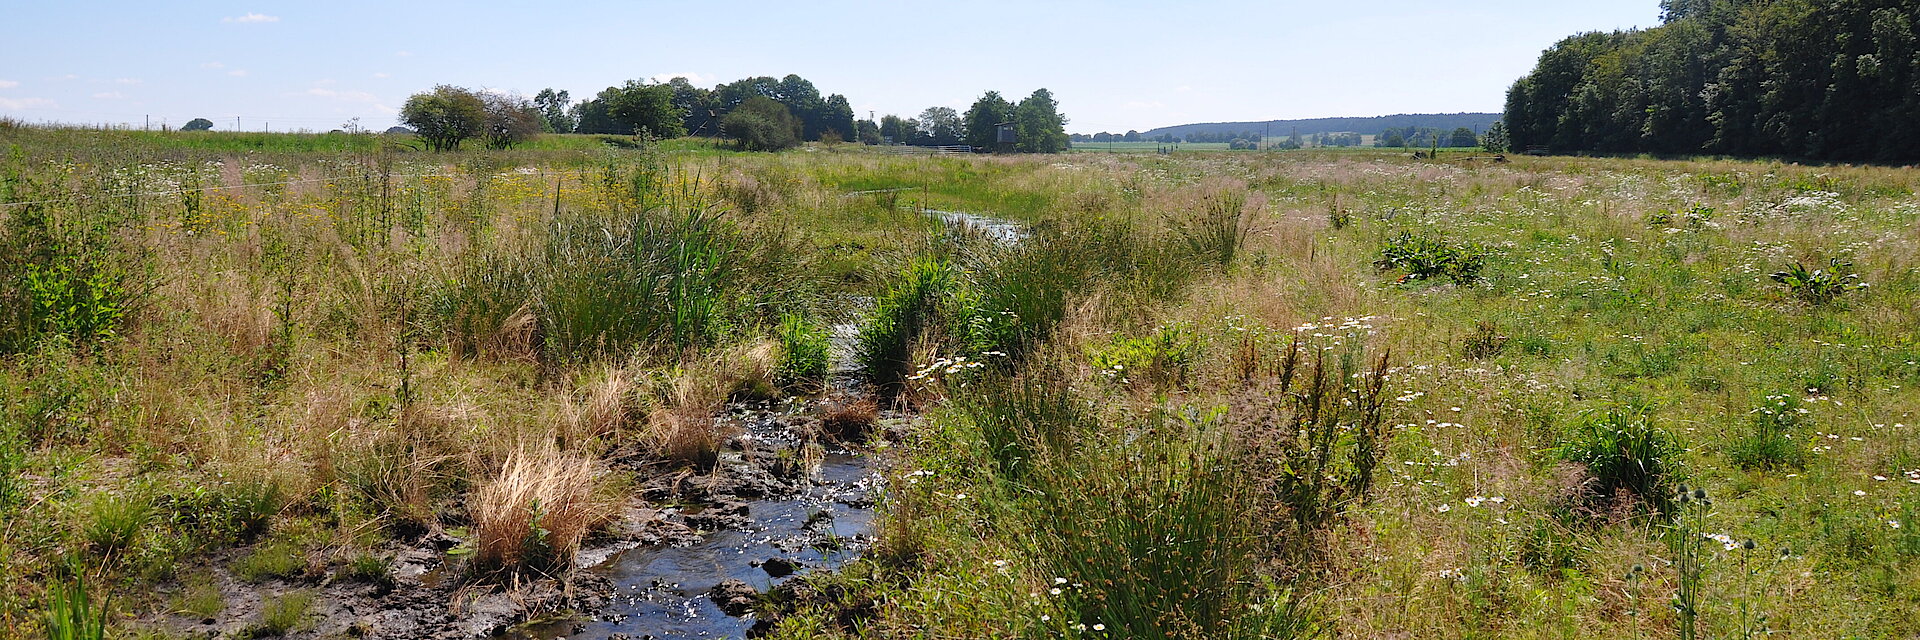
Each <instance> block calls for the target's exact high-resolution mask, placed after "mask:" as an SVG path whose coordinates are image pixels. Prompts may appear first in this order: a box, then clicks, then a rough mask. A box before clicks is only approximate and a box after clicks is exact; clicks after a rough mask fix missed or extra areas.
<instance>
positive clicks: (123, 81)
mask: <svg viewBox="0 0 1920 640" xmlns="http://www.w3.org/2000/svg"><path fill="white" fill-rule="evenodd" d="M113 82H114V84H140V83H141V80H140V79H139V78H114V79H113Z"/></svg>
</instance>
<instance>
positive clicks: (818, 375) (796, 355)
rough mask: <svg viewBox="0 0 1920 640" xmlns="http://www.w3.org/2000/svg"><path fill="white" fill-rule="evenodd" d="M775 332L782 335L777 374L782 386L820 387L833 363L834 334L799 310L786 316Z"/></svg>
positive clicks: (792, 388)
mask: <svg viewBox="0 0 1920 640" xmlns="http://www.w3.org/2000/svg"><path fill="white" fill-rule="evenodd" d="M775 334H776V335H777V336H778V337H779V339H780V364H779V366H778V367H777V368H776V369H775V374H774V378H775V380H776V381H777V382H778V383H779V385H780V386H781V388H784V389H788V390H807V391H818V390H820V389H821V388H822V387H823V386H824V385H825V383H826V379H827V368H828V366H829V365H830V364H831V363H832V349H833V339H832V337H831V336H829V335H828V334H827V332H826V331H823V330H821V329H820V327H818V326H815V325H813V324H812V323H809V322H807V320H806V319H805V318H802V317H800V316H799V315H795V314H787V315H785V316H782V317H781V318H780V326H779V329H778V330H776V331H775Z"/></svg>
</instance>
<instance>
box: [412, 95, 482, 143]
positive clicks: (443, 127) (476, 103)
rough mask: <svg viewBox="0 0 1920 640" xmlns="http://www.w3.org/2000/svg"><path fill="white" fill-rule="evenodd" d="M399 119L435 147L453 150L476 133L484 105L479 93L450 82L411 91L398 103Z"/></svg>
mask: <svg viewBox="0 0 1920 640" xmlns="http://www.w3.org/2000/svg"><path fill="white" fill-rule="evenodd" d="M400 121H401V122H403V123H405V124H406V125H407V126H408V127H411V128H412V129H413V130H414V132H415V133H417V134H419V135H420V139H421V140H425V141H426V143H427V148H429V149H432V150H435V151H455V150H458V149H459V148H460V143H461V141H464V140H466V139H468V138H472V137H474V136H477V135H480V133H481V131H482V130H483V129H484V128H485V127H486V124H487V105H486V102H485V101H483V100H481V99H480V95H479V94H476V93H474V92H473V91H471V90H468V89H465V88H462V87H456V86H453V85H446V84H443V85H440V86H437V87H434V88H433V90H432V91H425V92H421V93H416V94H413V97H410V98H407V104H406V105H405V106H402V107H400Z"/></svg>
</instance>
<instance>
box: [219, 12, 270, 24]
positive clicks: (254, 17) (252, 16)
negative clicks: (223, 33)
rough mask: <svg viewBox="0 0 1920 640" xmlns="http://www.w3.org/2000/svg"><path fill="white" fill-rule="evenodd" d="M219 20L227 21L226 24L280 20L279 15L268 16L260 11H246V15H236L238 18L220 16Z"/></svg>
mask: <svg viewBox="0 0 1920 640" xmlns="http://www.w3.org/2000/svg"><path fill="white" fill-rule="evenodd" d="M220 21H221V22H225V23H228V24H251V23H260V22H279V21H280V16H270V15H266V14H262V13H248V14H247V15H244V16H240V17H238V18H233V17H227V18H221V19H220Z"/></svg>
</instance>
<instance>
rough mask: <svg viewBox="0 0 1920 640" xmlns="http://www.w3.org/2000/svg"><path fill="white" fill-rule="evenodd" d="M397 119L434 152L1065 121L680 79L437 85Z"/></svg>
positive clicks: (1059, 139) (1052, 110)
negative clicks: (914, 112)
mask: <svg viewBox="0 0 1920 640" xmlns="http://www.w3.org/2000/svg"><path fill="white" fill-rule="evenodd" d="M400 119H401V121H402V122H403V123H405V124H406V125H407V126H408V127H410V128H412V129H413V130H414V131H415V132H416V133H418V134H419V135H420V137H421V139H422V140H423V141H425V142H426V144H427V146H428V147H429V148H431V149H435V150H452V149H457V148H459V146H460V144H461V142H463V141H465V140H468V139H479V140H481V141H483V143H484V144H486V145H487V146H488V147H493V148H503V147H507V146H512V145H513V144H517V143H518V142H520V141H523V140H526V139H528V138H530V137H532V136H533V135H534V134H536V133H540V132H547V133H587V134H614V135H645V136H650V137H654V138H673V137H679V136H685V135H693V136H707V137H724V138H727V139H730V140H733V141H734V143H735V144H736V145H737V146H738V147H740V148H742V149H747V150H755V151H776V150H780V149H786V148H790V147H794V146H798V145H799V144H800V143H802V142H811V141H834V142H837V141H844V140H858V141H861V142H867V143H870V144H879V143H882V142H883V141H890V142H893V143H895V144H916V145H957V144H971V145H973V146H974V147H976V148H980V149H985V150H1006V151H1020V152H1039V153H1054V152H1058V151H1062V150H1064V149H1065V148H1066V146H1067V138H1066V133H1065V127H1066V122H1067V120H1066V117H1065V116H1063V115H1061V114H1060V112H1059V105H1058V103H1057V102H1055V100H1054V99H1053V94H1052V93H1050V92H1048V91H1047V90H1046V89H1039V90H1036V91H1034V92H1033V94H1032V95H1030V96H1028V97H1027V98H1026V99H1025V100H1021V101H1020V102H1017V103H1014V102H1008V101H1007V100H1006V99H1004V98H1002V97H1000V94H999V93H998V92H995V91H988V92H987V93H986V95H984V96H982V97H981V98H980V99H979V100H978V101H976V102H975V103H974V105H973V107H972V108H970V109H968V110H967V112H966V113H965V114H961V113H959V112H957V111H955V110H953V109H952V108H950V107H933V108H930V109H927V110H926V111H924V112H921V114H920V117H919V118H917V119H915V118H901V117H899V116H895V115H888V116H886V117H884V118H882V119H881V121H880V122H877V123H876V122H873V121H872V120H859V121H856V120H855V119H854V113H853V106H852V104H851V103H849V102H848V100H847V98H846V96H843V95H840V94H837V93H836V94H829V95H825V96H822V95H821V93H820V90H819V89H818V88H817V87H815V86H814V84H813V83H812V82H810V81H808V80H807V79H805V78H802V77H800V76H798V75H788V76H786V77H784V78H772V77H767V76H759V77H752V78H745V79H741V80H736V81H734V82H729V83H723V84H719V85H716V86H714V87H713V88H711V89H706V88H701V87H697V86H694V84H693V83H692V82H691V81H689V80H688V79H687V78H684V77H678V78H673V79H672V80H669V81H667V82H664V83H656V82H650V81H646V80H628V81H627V82H625V83H623V84H621V85H618V86H612V87H607V88H606V89H604V90H601V91H600V92H599V93H598V94H595V95H594V97H592V98H590V99H587V100H583V101H579V102H575V101H573V99H572V97H571V96H570V95H568V93H567V92H566V91H564V90H555V89H551V88H548V89H542V90H541V91H540V92H539V93H537V94H535V95H534V96H533V97H532V98H527V97H524V96H519V95H512V94H503V93H496V92H490V91H475V90H471V89H467V88H463V87H455V86H450V85H441V86H438V87H434V88H433V89H432V90H429V91H425V92H421V93H418V94H415V95H414V96H413V97H411V98H409V99H408V100H407V103H406V106H404V107H403V108H402V109H401V110H400ZM1002 123H1010V124H1011V125H1012V126H1013V128H1014V130H1015V132H1016V138H1017V142H1016V143H1015V144H1014V145H1012V147H1011V148H1007V149H1001V148H1000V145H998V144H997V139H998V138H997V136H998V133H997V131H998V127H999V126H1000V125H1001V124H1002Z"/></svg>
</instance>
